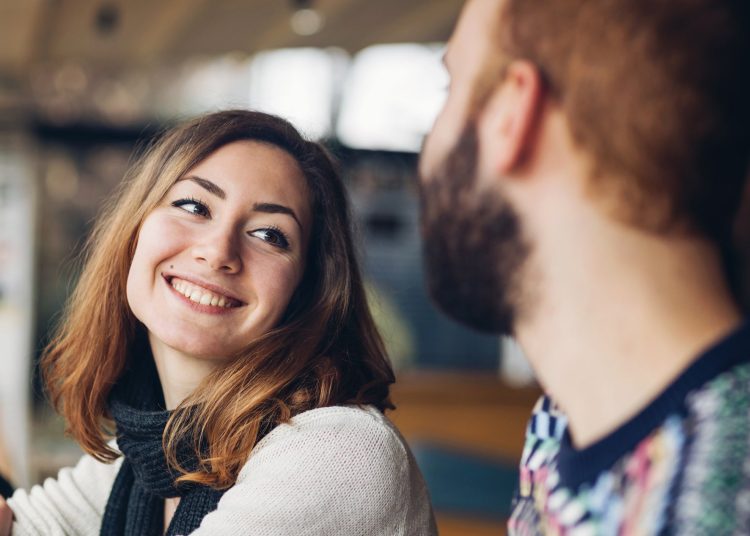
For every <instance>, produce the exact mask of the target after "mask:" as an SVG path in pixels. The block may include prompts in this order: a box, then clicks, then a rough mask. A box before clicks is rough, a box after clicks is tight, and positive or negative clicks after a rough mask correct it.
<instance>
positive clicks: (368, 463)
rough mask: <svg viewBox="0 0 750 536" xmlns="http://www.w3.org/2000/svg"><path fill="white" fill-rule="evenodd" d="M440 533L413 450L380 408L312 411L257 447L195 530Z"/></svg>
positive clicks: (216, 533)
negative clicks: (380, 411)
mask: <svg viewBox="0 0 750 536" xmlns="http://www.w3.org/2000/svg"><path fill="white" fill-rule="evenodd" d="M240 534H253V535H255V536H282V535H284V536H288V535H289V534H294V535H295V536H308V535H309V536H312V535H316V536H318V535H322V534H325V535H328V534H347V535H368V536H378V535H383V536H386V535H387V536H407V535H408V536H416V535H420V536H422V535H435V534H437V531H436V529H435V521H434V518H433V514H432V510H431V506H430V501H429V497H428V494H427V490H426V487H425V484H424V481H423V480H422V476H421V474H420V473H419V469H418V468H417V466H416V463H415V461H414V458H413V456H412V455H411V453H410V452H409V450H408V447H407V446H406V444H405V442H404V441H403V439H402V438H401V436H400V435H399V433H398V432H397V431H396V429H395V428H394V427H393V425H391V424H390V422H389V421H388V420H387V419H386V418H385V417H383V416H382V415H381V414H380V413H379V412H378V411H377V410H375V409H374V408H365V409H359V408H353V407H331V408H321V409H316V410H312V411H308V412H305V413H303V414H301V415H298V416H297V417H295V418H294V419H292V420H291V421H290V422H289V423H288V424H283V425H281V426H278V427H277V428H275V429H274V430H273V431H272V432H271V433H270V434H268V436H266V437H265V438H264V439H263V440H262V441H261V442H260V443H258V445H257V446H256V448H255V449H254V450H253V452H252V454H251V455H250V457H249V458H248V461H247V463H246V464H245V466H244V467H243V469H242V471H241V472H240V475H239V477H238V480H237V483H236V485H235V486H233V487H232V488H230V489H229V490H228V491H227V492H226V493H225V494H224V496H223V497H222V499H221V500H220V502H219V505H218V507H217V509H216V510H215V511H214V512H212V513H210V514H208V515H207V516H206V517H205V518H204V519H203V522H202V523H201V525H200V527H199V528H198V530H196V531H195V532H193V533H192V536H231V535H240Z"/></svg>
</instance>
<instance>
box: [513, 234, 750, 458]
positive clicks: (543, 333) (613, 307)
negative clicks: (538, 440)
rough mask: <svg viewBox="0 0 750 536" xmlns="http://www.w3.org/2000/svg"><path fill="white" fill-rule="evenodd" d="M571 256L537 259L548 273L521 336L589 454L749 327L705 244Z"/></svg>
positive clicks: (583, 250) (579, 244) (580, 249)
mask: <svg viewBox="0 0 750 536" xmlns="http://www.w3.org/2000/svg"><path fill="white" fill-rule="evenodd" d="M595 232H596V231H594V233H595ZM583 233H584V234H586V233H587V231H583ZM588 238H590V239H596V238H597V237H594V236H589V237H588ZM598 238H601V236H599V237H598ZM592 243H596V244H597V246H596V247H591V245H590V244H592ZM568 246H570V248H569V250H568V251H567V252H566V254H565V255H563V256H560V253H561V252H559V251H558V252H556V253H554V254H553V253H550V255H549V256H548V258H546V259H545V258H537V259H535V266H536V267H543V266H547V267H549V269H547V270H544V269H541V270H540V275H541V278H542V280H541V281H540V288H539V289H538V290H539V291H538V292H537V294H538V302H537V303H535V304H534V307H533V313H532V314H531V315H530V316H529V318H527V319H525V321H523V322H521V323H520V324H519V325H518V326H517V335H518V339H519V341H520V343H521V345H522V346H523V348H524V350H525V352H526V354H527V355H528V357H529V359H530V361H531V362H532V364H533V366H534V369H535V370H536V372H537V375H538V377H539V380H540V382H541V384H542V386H543V387H544V388H545V390H546V391H547V393H548V394H549V395H550V396H551V397H552V398H553V400H554V401H555V402H556V403H557V404H558V405H559V406H560V407H561V409H562V410H563V411H564V412H565V413H566V415H567V417H568V420H569V427H570V428H569V429H570V432H571V436H572V438H573V441H574V443H575V445H576V446H577V447H579V448H583V447H586V446H588V445H590V444H592V443H594V442H596V441H597V440H598V439H601V438H603V437H604V436H606V435H607V434H608V433H610V432H612V431H614V430H615V429H617V428H618V427H619V426H620V425H622V424H624V423H625V422H627V421H628V420H629V419H630V418H631V417H633V416H635V415H636V414H637V413H638V412H639V411H640V410H641V409H643V408H644V407H645V406H647V405H648V403H649V402H651V401H652V400H653V399H654V398H655V397H656V396H658V395H659V394H660V393H661V392H663V391H664V389H666V388H667V387H668V386H669V385H670V383H671V382H672V381H673V380H675V379H676V378H677V376H679V374H680V373H681V372H682V371H684V370H685V369H686V368H687V367H688V366H689V365H690V363H692V361H694V360H695V358H696V357H698V356H699V354H700V352H701V351H702V350H704V349H706V348H707V347H708V346H709V345H711V344H712V343H713V342H715V341H717V340H719V339H720V338H721V337H722V336H724V335H725V334H727V333H728V332H729V331H731V330H732V329H733V328H734V327H736V326H737V325H738V324H739V322H740V320H741V317H740V313H739V311H738V309H737V307H736V305H735V303H734V301H733V300H732V298H731V295H730V292H729V290H728V288H727V285H726V282H725V279H724V275H723V272H722V268H721V262H720V260H719V257H718V254H716V252H715V251H714V250H713V249H712V247H711V246H709V245H707V244H706V243H702V242H699V241H688V240H683V241H675V242H674V243H669V244H667V243H666V242H664V241H660V240H659V239H657V238H656V237H644V236H638V237H637V238H636V235H631V236H630V237H626V239H625V240H623V241H617V240H615V241H610V242H609V243H607V242H606V241H605V242H599V241H596V240H595V241H594V242H588V241H587V237H579V239H578V240H576V243H575V244H568ZM554 247H557V246H554ZM552 249H554V248H552Z"/></svg>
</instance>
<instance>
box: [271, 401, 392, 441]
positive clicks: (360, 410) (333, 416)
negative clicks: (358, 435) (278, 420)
mask: <svg viewBox="0 0 750 536" xmlns="http://www.w3.org/2000/svg"><path fill="white" fill-rule="evenodd" d="M343 424H346V425H347V426H354V427H362V428H368V429H369V428H373V429H381V430H382V431H383V432H387V433H394V434H396V435H398V432H397V430H396V428H395V427H394V426H393V424H392V423H391V421H390V420H389V419H388V418H387V417H386V416H385V415H384V414H383V412H381V411H380V410H379V409H377V408H376V407H375V406H370V405H362V406H359V405H347V406H328V407H324V408H315V409H311V410H308V411H305V412H302V413H299V414H297V415H295V416H294V417H292V418H291V419H290V421H289V422H288V423H284V424H282V425H280V426H278V427H276V428H275V429H274V430H272V432H274V431H276V430H278V429H282V430H292V429H297V430H299V429H304V428H309V429H314V428H318V427H323V428H328V427H331V426H334V427H335V426H339V425H343ZM283 427H287V428H283Z"/></svg>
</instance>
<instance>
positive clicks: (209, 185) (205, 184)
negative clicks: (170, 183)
mask: <svg viewBox="0 0 750 536" xmlns="http://www.w3.org/2000/svg"><path fill="white" fill-rule="evenodd" d="M184 180H189V181H193V182H194V183H195V184H197V185H198V186H200V187H201V188H203V189H204V190H206V191H207V192H208V193H211V194H214V195H215V196H216V197H218V198H219V199H226V198H227V193H226V192H225V191H224V190H222V189H221V188H220V187H219V186H218V185H217V184H215V183H213V182H211V181H210V180H208V179H202V178H201V177H197V176H195V175H188V176H187V177H182V178H180V179H178V181H177V182H179V181H184Z"/></svg>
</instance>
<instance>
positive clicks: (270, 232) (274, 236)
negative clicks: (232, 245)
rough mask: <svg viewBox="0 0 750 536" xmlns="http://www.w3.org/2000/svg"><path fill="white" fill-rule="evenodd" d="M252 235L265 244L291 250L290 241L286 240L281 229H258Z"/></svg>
mask: <svg viewBox="0 0 750 536" xmlns="http://www.w3.org/2000/svg"><path fill="white" fill-rule="evenodd" d="M250 234H251V235H252V236H254V237H256V238H260V239H261V240H263V241H264V242H268V243H269V244H271V245H272V246H276V247H278V248H281V249H289V240H287V239H286V236H285V235H284V233H282V232H281V231H280V230H279V229H258V230H256V231H252V232H251V233H250Z"/></svg>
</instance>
